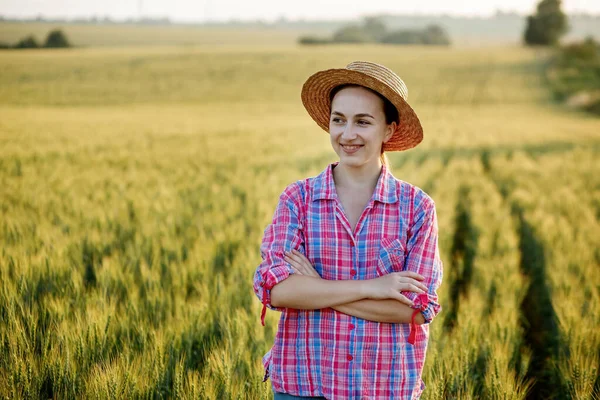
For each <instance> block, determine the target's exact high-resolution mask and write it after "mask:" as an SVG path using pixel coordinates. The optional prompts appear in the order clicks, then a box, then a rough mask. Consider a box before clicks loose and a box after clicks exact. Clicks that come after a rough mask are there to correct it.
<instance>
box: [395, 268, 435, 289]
mask: <svg viewBox="0 0 600 400" xmlns="http://www.w3.org/2000/svg"><path fill="white" fill-rule="evenodd" d="M402 272H412V271H402ZM413 273H414V272H413ZM395 274H397V275H400V276H399V277H398V281H399V282H402V283H408V284H411V285H414V286H417V287H418V288H420V289H421V290H423V291H425V292H426V291H427V286H425V285H424V284H423V283H422V282H419V281H418V280H416V279H413V278H409V277H407V276H406V275H404V274H402V273H401V272H395ZM417 275H418V274H417ZM418 276H421V275H418Z"/></svg>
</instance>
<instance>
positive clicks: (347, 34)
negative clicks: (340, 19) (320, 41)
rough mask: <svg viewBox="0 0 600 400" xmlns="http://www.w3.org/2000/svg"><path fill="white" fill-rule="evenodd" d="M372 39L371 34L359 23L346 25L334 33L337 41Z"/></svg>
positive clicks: (353, 41)
mask: <svg viewBox="0 0 600 400" xmlns="http://www.w3.org/2000/svg"><path fill="white" fill-rule="evenodd" d="M371 40H372V38H371V37H370V35H369V34H368V33H367V32H366V31H365V30H364V29H363V28H362V27H360V26H358V25H349V26H345V27H343V28H341V29H339V30H338V31H336V32H335V33H334V34H333V41H334V42H337V43H365V42H370V41H371Z"/></svg>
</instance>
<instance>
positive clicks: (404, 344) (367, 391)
mask: <svg viewBox="0 0 600 400" xmlns="http://www.w3.org/2000/svg"><path fill="white" fill-rule="evenodd" d="M406 97H407V89H406V86H405V84H404V82H403V81H402V80H401V79H400V78H399V77H398V75H396V74H395V73H394V72H393V71H391V70H390V69H388V68H387V67H385V66H382V65H379V64H375V63H370V62H364V61H355V62H352V63H350V64H348V65H347V66H346V67H345V68H339V69H329V70H325V71H319V72H317V73H316V74H314V75H312V76H311V77H309V78H308V80H307V81H306V82H305V84H304V86H303V88H302V101H303V104H304V106H305V108H306V109H307V111H308V113H309V114H310V116H311V117H312V118H313V119H314V120H315V121H316V122H317V124H318V125H319V126H320V127H321V128H323V129H324V130H325V131H326V132H328V133H329V135H330V139H331V145H332V147H333V150H334V151H335V152H336V154H337V155H338V156H339V161H336V162H334V163H331V164H329V165H327V167H326V168H325V169H324V170H323V171H322V172H321V173H320V174H319V175H318V176H315V177H309V178H305V179H302V180H298V181H296V182H294V183H292V184H290V185H288V186H287V187H286V188H285V190H284V191H283V193H282V194H281V196H280V198H279V203H278V205H277V208H276V210H275V214H274V216H273V220H272V222H271V224H269V225H268V226H267V227H266V229H265V231H264V237H263V241H262V244H261V249H260V250H261V255H262V260H263V261H262V263H261V264H260V265H259V266H258V268H257V269H256V273H255V275H254V292H255V293H256V295H257V296H258V298H259V299H260V300H261V302H262V304H263V309H262V313H261V319H262V323H263V325H264V317H265V312H266V308H270V309H273V310H277V311H280V312H281V317H280V320H279V325H278V330H277V335H276V337H275V343H274V345H273V347H272V348H271V350H269V352H267V354H266V355H265V356H264V357H263V360H262V361H263V365H264V368H265V375H264V381H266V380H267V379H268V378H269V377H270V378H271V383H272V387H273V391H274V394H275V400H277V399H279V398H281V399H284V398H326V399H415V398H419V396H420V395H421V393H422V391H423V390H424V389H425V383H424V382H423V380H422V379H421V374H422V370H423V364H424V361H425V354H426V350H427V343H428V338H429V323H431V321H432V320H433V318H434V317H435V316H436V315H437V314H438V313H439V312H440V311H441V306H440V305H439V303H438V296H437V289H438V288H439V286H440V284H441V282H442V261H441V260H440V255H439V249H438V235H437V234H438V225H437V216H436V210H435V203H434V201H433V200H432V199H431V197H429V196H428V195H427V194H426V193H425V192H424V191H423V190H421V189H420V188H418V187H416V186H414V185H411V184H409V183H407V182H404V181H402V180H399V179H397V178H395V177H394V176H393V175H392V173H391V172H390V170H389V166H388V164H387V160H386V156H385V153H384V152H385V151H401V150H406V149H409V148H412V147H414V146H416V145H417V144H419V143H420V142H421V141H422V138H423V130H422V127H421V124H420V122H419V119H418V117H417V116H416V114H415V112H414V110H413V109H412V108H411V107H410V105H408V103H407V102H406ZM298 396H299V397H298Z"/></svg>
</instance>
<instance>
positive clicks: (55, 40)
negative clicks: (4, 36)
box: [0, 29, 71, 49]
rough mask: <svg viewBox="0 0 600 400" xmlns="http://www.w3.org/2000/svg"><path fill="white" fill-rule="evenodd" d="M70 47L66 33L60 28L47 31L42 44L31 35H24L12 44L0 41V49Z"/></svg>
mask: <svg viewBox="0 0 600 400" xmlns="http://www.w3.org/2000/svg"><path fill="white" fill-rule="evenodd" d="M65 47H71V44H70V43H69V40H68V39H67V35H65V34H64V33H63V31H62V30H60V29H54V30H52V31H50V32H49V33H48V35H47V36H46V39H45V40H44V43H43V44H41V45H40V44H39V43H38V41H37V40H36V38H35V37H34V36H33V35H29V36H26V37H24V38H22V39H21V40H19V41H18V42H17V43H15V44H14V45H10V44H7V43H0V49H38V48H50V49H56V48H65Z"/></svg>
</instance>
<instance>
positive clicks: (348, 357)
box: [346, 354, 354, 361]
mask: <svg viewBox="0 0 600 400" xmlns="http://www.w3.org/2000/svg"><path fill="white" fill-rule="evenodd" d="M353 358H354V357H352V355H351V354H348V355H347V356H346V359H347V360H348V361H352V359H353Z"/></svg>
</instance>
